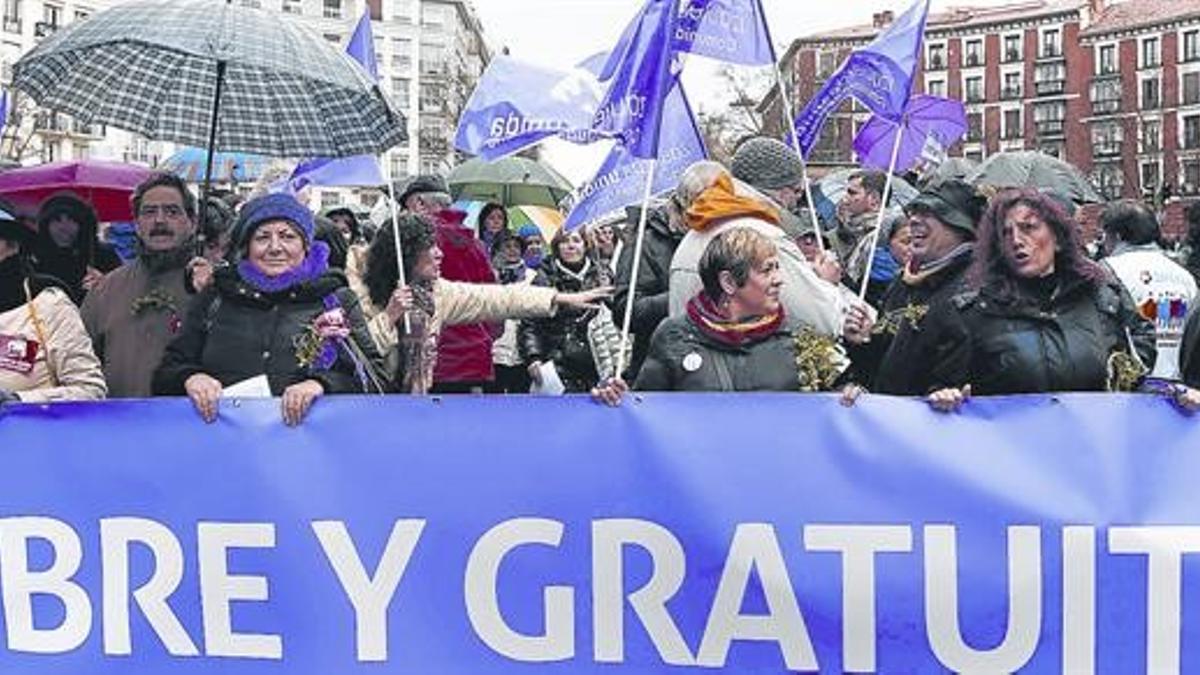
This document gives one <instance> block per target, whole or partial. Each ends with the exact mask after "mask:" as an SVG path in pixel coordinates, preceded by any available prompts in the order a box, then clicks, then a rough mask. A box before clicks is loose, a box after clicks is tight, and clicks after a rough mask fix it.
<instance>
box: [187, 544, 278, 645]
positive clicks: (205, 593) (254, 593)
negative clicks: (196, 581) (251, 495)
mask: <svg viewBox="0 0 1200 675" xmlns="http://www.w3.org/2000/svg"><path fill="white" fill-rule="evenodd" d="M196 535H197V536H196V542H197V543H196V547H197V549H198V551H199V556H200V608H201V613H202V614H203V616H204V651H205V654H207V655H209V656H231V657H240V658H250V659H282V658H283V638H282V637H280V636H279V635H271V634H256V633H234V632H233V622H232V617H231V608H230V604H231V603H232V602H233V601H234V600H257V601H266V600H268V599H269V597H270V590H269V588H268V585H267V578H266V577H261V576H235V575H231V574H229V560H228V558H227V557H226V552H227V551H228V550H229V549H231V548H274V546H275V525H274V524H272V523H200V524H199V525H198V526H197V528H196Z"/></svg>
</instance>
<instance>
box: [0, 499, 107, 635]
mask: <svg viewBox="0 0 1200 675" xmlns="http://www.w3.org/2000/svg"><path fill="white" fill-rule="evenodd" d="M30 539H41V540H43V541H45V542H47V543H49V544H50V548H51V549H52V550H53V557H54V561H53V562H52V563H51V564H50V567H48V568H46V569H44V570H39V571H37V572H34V571H32V570H30V569H29V550H28V544H29V540H30ZM82 560H83V547H82V545H81V544H80V542H79V535H77V534H75V530H72V529H71V526H70V525H67V524H66V523H64V522H62V521H61V520H56V519H54V518H43V517H37V516H28V517H19V518H3V519H0V571H3V579H2V582H3V583H0V586H3V589H4V591H3V598H4V626H5V628H6V629H7V631H8V648H9V649H10V650H12V651H15V652H30V653H33V654H62V653H64V652H69V651H71V650H72V649H75V648H76V647H78V646H79V645H82V644H83V642H84V641H85V640H87V637H88V633H89V632H91V630H92V603H91V601H90V600H88V596H87V593H85V592H84V590H83V588H81V587H80V586H79V584H76V583H75V582H73V581H71V578H72V577H74V576H75V573H76V572H78V571H79V563H80V562H81V561H82ZM35 594H45V595H52V596H54V597H55V598H57V599H58V600H59V601H60V602H62V604H63V609H64V613H63V620H62V623H60V624H59V625H58V626H55V627H54V628H35V627H34V625H33V596H34V595H35Z"/></svg>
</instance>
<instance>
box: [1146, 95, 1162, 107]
mask: <svg viewBox="0 0 1200 675" xmlns="http://www.w3.org/2000/svg"><path fill="white" fill-rule="evenodd" d="M1161 107H1162V99H1160V98H1159V97H1158V96H1153V97H1151V96H1147V97H1145V98H1143V99H1142V110H1158V109H1159V108H1161Z"/></svg>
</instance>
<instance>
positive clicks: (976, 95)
mask: <svg viewBox="0 0 1200 675" xmlns="http://www.w3.org/2000/svg"><path fill="white" fill-rule="evenodd" d="M964 98H965V100H966V102H967V103H983V102H984V96H983V92H982V91H968V92H967V95H966V96H965V97H964Z"/></svg>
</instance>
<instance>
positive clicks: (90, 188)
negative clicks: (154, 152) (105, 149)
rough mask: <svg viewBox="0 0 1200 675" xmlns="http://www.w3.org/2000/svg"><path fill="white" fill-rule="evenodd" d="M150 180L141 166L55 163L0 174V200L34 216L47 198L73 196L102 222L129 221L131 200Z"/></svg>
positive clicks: (115, 163) (90, 162)
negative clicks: (140, 186)
mask: <svg viewBox="0 0 1200 675" xmlns="http://www.w3.org/2000/svg"><path fill="white" fill-rule="evenodd" d="M149 176H150V169H147V168H146V167H144V166H134V165H131V164H119V163H117V162H100V161H86V162H54V163H51V164H41V165H39V166H30V167H23V168H19V169H11V170H8V171H5V172H3V173H0V197H3V198H4V199H7V200H8V201H10V202H12V204H13V206H15V207H17V208H18V209H19V210H21V211H24V212H26V213H31V214H32V213H36V212H37V210H38V209H39V208H40V207H41V205H42V202H44V201H45V200H46V199H48V198H49V197H52V196H54V195H56V194H60V193H64V192H66V193H72V194H75V195H76V196H78V197H79V198H80V199H82V200H83V201H85V202H87V203H88V204H91V205H92V208H93V209H95V210H96V215H97V217H99V219H100V220H101V221H102V222H111V221H117V220H130V219H132V218H133V207H132V206H131V205H130V197H131V196H132V195H133V190H134V188H136V187H137V186H138V184H139V183H141V182H142V181H144V180H146V178H148V177H149Z"/></svg>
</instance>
